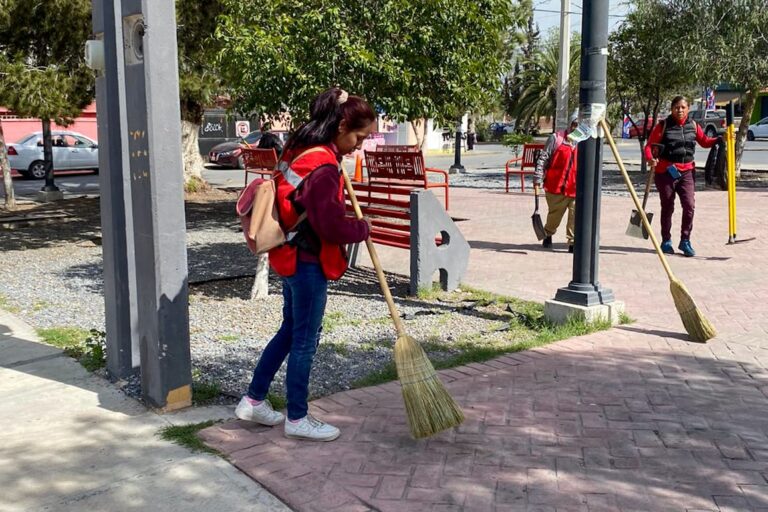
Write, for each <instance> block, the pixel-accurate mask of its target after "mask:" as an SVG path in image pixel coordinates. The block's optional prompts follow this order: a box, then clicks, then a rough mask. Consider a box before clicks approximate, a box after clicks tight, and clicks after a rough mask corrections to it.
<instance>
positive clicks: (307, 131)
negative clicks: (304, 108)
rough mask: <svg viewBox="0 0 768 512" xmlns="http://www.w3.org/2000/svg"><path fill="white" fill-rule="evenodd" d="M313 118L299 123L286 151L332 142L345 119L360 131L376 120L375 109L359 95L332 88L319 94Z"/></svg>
mask: <svg viewBox="0 0 768 512" xmlns="http://www.w3.org/2000/svg"><path fill="white" fill-rule="evenodd" d="M309 113H310V118H309V121H307V122H306V123H304V124H303V125H301V126H299V128H298V129H297V130H296V132H294V134H293V135H291V137H290V138H289V139H288V142H287V143H286V145H285V150H284V152H283V153H284V154H289V153H290V152H293V151H298V150H302V149H304V148H307V147H311V146H318V145H326V144H330V143H331V142H332V141H333V139H334V138H335V137H336V135H337V134H338V133H339V125H340V124H341V120H342V119H345V120H346V122H347V128H348V129H350V130H356V129H359V128H362V127H364V126H367V125H368V124H370V123H371V122H372V121H374V120H375V119H376V113H375V112H374V111H373V108H371V106H370V105H369V104H368V103H367V102H366V101H365V100H364V99H362V98H360V97H359V96H350V95H349V94H347V92H346V91H344V90H342V89H340V88H338V87H332V88H330V89H328V90H326V91H324V92H322V93H321V94H319V95H318V96H317V97H316V98H315V99H314V100H313V101H312V105H311V106H310V109H309Z"/></svg>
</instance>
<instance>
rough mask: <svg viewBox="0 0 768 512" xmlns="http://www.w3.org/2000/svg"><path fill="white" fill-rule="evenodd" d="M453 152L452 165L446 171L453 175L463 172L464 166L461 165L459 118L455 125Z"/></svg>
mask: <svg viewBox="0 0 768 512" xmlns="http://www.w3.org/2000/svg"><path fill="white" fill-rule="evenodd" d="M455 146H456V147H455V152H454V157H453V165H452V166H451V168H450V169H448V172H449V173H451V174H455V173H457V172H464V171H465V169H464V166H463V165H461V118H459V121H458V122H457V123H456V142H455Z"/></svg>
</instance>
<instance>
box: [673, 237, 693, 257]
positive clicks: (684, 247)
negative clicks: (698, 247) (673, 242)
mask: <svg viewBox="0 0 768 512" xmlns="http://www.w3.org/2000/svg"><path fill="white" fill-rule="evenodd" d="M677 248H678V249H680V250H681V251H683V254H685V255H686V256H687V257H689V258H690V257H691V256H696V251H694V250H693V247H691V241H690V240H680V245H678V246H677Z"/></svg>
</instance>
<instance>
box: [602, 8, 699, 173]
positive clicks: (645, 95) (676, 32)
mask: <svg viewBox="0 0 768 512" xmlns="http://www.w3.org/2000/svg"><path fill="white" fill-rule="evenodd" d="M680 26H689V25H685V24H682V20H681V19H680V13H679V12H677V11H676V10H675V9H674V8H671V7H669V6H667V5H665V4H664V3H663V2H659V1H656V0H650V1H648V0H638V1H637V2H636V3H635V9H634V10H633V11H632V12H631V13H629V14H628V15H627V17H626V19H625V20H624V21H623V22H622V23H621V25H619V27H618V29H617V30H615V31H614V32H612V33H611V34H610V36H609V51H608V55H609V57H608V95H609V99H610V100H611V101H612V102H614V103H618V104H620V105H621V109H622V112H623V114H625V115H627V116H628V117H629V120H630V122H631V123H632V125H633V126H634V127H635V129H638V126H637V124H636V123H637V121H639V119H638V116H637V114H639V113H642V114H643V120H642V123H643V126H642V128H641V129H640V130H638V133H639V134H640V135H639V136H638V142H639V144H640V148H641V149H642V148H643V147H645V140H646V134H649V133H650V132H651V130H653V127H654V126H655V125H656V123H657V122H658V119H657V118H658V114H659V110H660V108H661V107H662V106H663V103H664V102H665V101H666V100H667V99H669V98H671V97H672V96H675V95H677V94H682V93H684V92H685V90H687V89H689V88H691V87H692V86H693V85H694V84H695V80H696V79H695V77H694V76H693V75H692V73H691V68H692V64H691V62H689V61H686V60H685V59H684V58H682V56H681V55H680V53H679V52H680V49H679V48H678V47H677V45H676V44H668V43H669V42H670V41H676V40H677V38H678V37H680V29H679V27H680ZM641 155H642V170H643V172H645V155H644V153H641Z"/></svg>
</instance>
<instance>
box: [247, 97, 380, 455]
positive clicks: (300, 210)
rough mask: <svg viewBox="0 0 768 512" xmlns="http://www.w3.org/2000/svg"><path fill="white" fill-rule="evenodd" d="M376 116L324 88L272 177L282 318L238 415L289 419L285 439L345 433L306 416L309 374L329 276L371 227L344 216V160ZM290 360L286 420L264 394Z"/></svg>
mask: <svg viewBox="0 0 768 512" xmlns="http://www.w3.org/2000/svg"><path fill="white" fill-rule="evenodd" d="M375 120H376V114H375V112H374V111H373V109H372V108H371V106H370V105H368V103H366V102H365V100H363V99H362V98H359V97H357V96H349V95H348V94H347V93H346V92H345V91H343V90H341V89H339V88H332V89H329V90H327V91H325V92H324V93H322V94H320V95H319V96H317V98H315V100H314V101H313V102H312V107H311V118H310V120H309V122H307V123H306V124H304V125H302V126H301V127H300V128H299V129H298V130H297V131H296V132H295V133H294V134H293V136H291V138H290V139H289V140H288V142H287V143H286V145H285V149H284V150H283V155H282V158H281V161H280V164H279V166H278V171H279V172H277V173H276V174H275V180H276V186H277V204H278V211H279V217H280V224H281V225H282V226H283V229H285V230H286V231H287V232H288V234H287V237H286V238H288V240H289V241H288V243H286V244H284V245H282V246H280V247H278V248H276V249H273V250H272V251H270V253H269V261H270V264H271V265H272V268H273V269H274V270H275V272H277V274H279V275H280V276H282V278H283V301H284V302H283V323H282V325H281V326H280V329H279V330H278V331H277V334H275V336H274V337H273V338H272V340H271V341H270V342H269V343H268V344H267V346H266V347H265V348H264V352H262V354H261V358H260V359H259V362H258V364H257V365H256V369H255V370H254V371H253V380H252V381H251V385H250V387H249V388H248V392H247V394H246V395H245V396H244V397H243V398H242V400H241V401H240V403H239V404H238V406H237V408H236V409H235V415H236V416H237V417H238V418H240V419H243V420H247V421H254V422H257V423H261V424H263V425H277V424H279V423H281V422H284V423H285V435H286V436H287V437H293V438H300V439H308V440H312V441H332V440H334V439H336V438H337V437H339V434H340V431H339V429H338V428H336V427H334V426H333V425H329V424H327V423H324V422H322V421H320V420H318V419H316V418H314V417H312V416H311V415H310V414H308V408H307V396H308V393H309V374H310V371H311V369H312V361H313V358H314V356H315V352H316V350H317V346H318V343H319V340H320V328H321V325H322V321H323V315H324V313H325V304H326V299H327V291H328V280H329V279H330V280H336V279H340V278H341V276H342V275H343V274H344V272H345V271H346V269H347V259H346V254H345V252H344V248H343V246H344V245H345V244H349V243H357V242H362V241H363V240H365V239H366V238H368V234H369V231H370V224H369V222H368V221H367V220H356V219H351V218H347V217H346V216H345V207H344V197H343V190H344V184H343V181H342V177H341V174H340V173H339V163H340V161H341V157H342V156H343V155H345V154H347V153H349V152H351V151H353V150H355V149H359V148H360V146H361V145H362V142H363V140H364V139H365V138H366V137H368V135H369V134H370V133H371V131H373V129H374V127H375ZM304 214H306V217H304ZM297 223H298V224H297ZM292 227H293V228H292ZM286 357H288V368H287V375H286V394H287V402H288V405H287V417H285V416H283V414H282V413H280V412H277V411H275V410H273V409H272V405H271V404H270V403H269V401H268V400H267V399H266V396H267V392H268V391H269V386H270V384H271V383H272V380H273V379H274V377H275V374H276V373H277V371H278V369H279V368H280V365H282V363H283V361H284V360H285V358H286Z"/></svg>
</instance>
